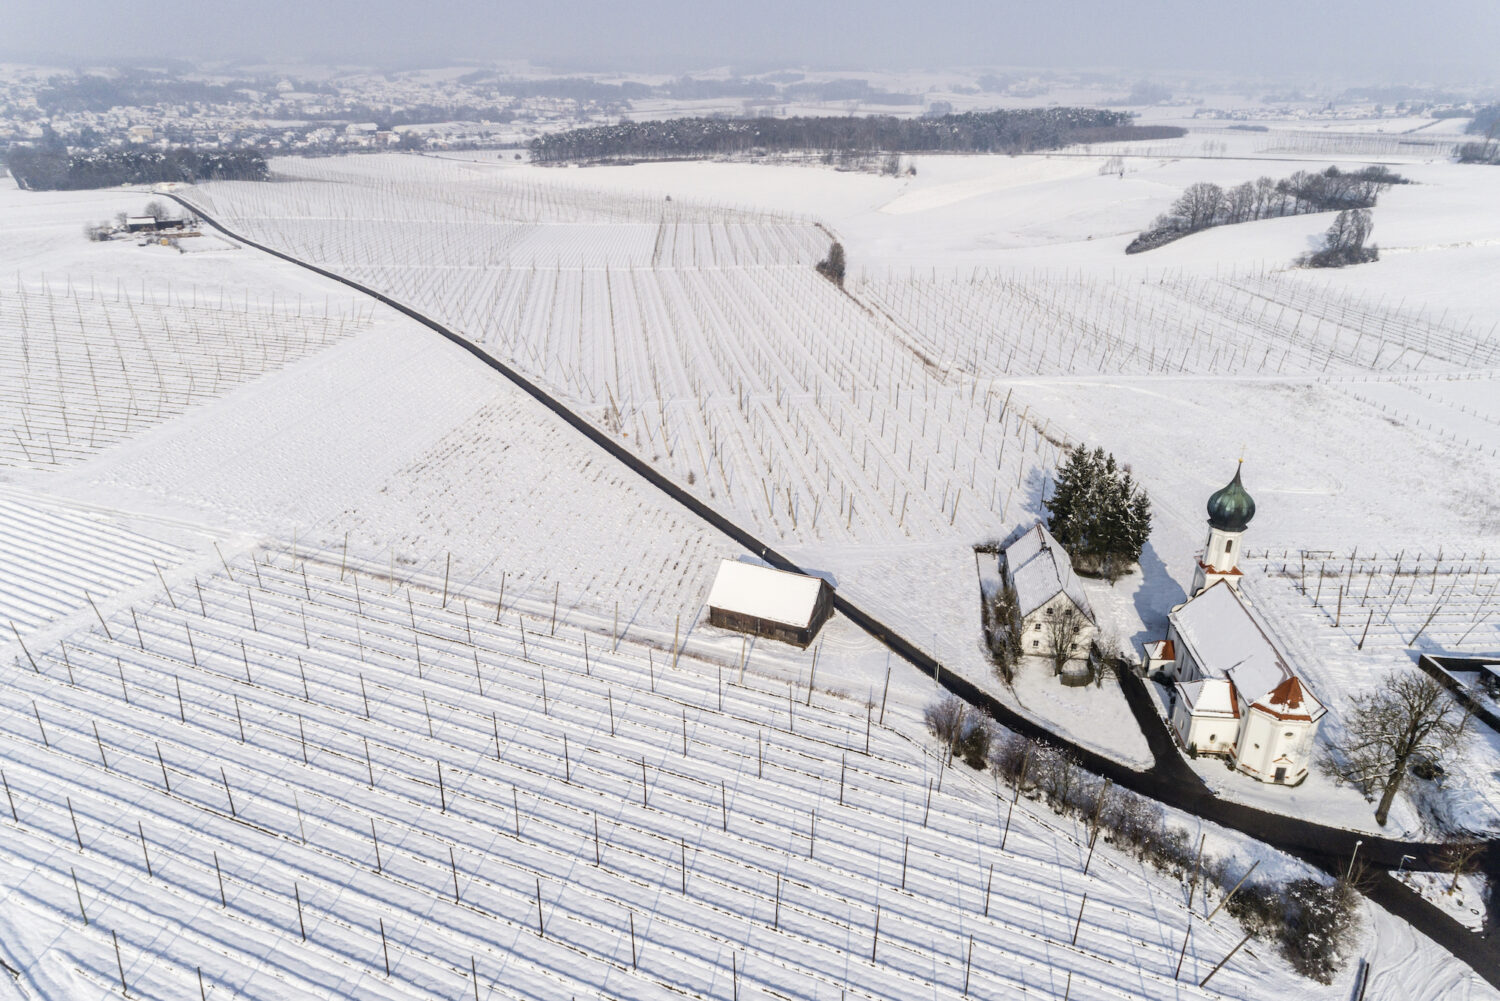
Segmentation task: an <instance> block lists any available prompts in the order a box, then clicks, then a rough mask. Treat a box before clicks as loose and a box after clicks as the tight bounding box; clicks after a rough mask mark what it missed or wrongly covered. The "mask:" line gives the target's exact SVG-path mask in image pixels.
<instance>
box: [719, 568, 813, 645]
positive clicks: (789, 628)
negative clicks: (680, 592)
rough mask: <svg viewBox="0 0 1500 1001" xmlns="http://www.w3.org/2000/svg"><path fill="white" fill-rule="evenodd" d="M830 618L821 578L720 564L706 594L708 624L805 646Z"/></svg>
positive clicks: (770, 569) (784, 571)
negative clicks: (710, 587) (711, 586)
mask: <svg viewBox="0 0 1500 1001" xmlns="http://www.w3.org/2000/svg"><path fill="white" fill-rule="evenodd" d="M831 614H833V588H832V587H830V586H829V584H828V582H827V581H825V580H823V579H822V578H821V577H812V576H809V575H807V574H800V573H791V572H789V571H786V570H776V569H774V568H772V567H768V566H762V565H760V564H757V563H740V562H738V561H736V560H722V561H720V563H719V572H718V574H717V575H716V576H715V577H714V584H713V588H712V589H710V591H709V593H708V621H709V624H710V625H714V626H718V627H719V628H721V629H733V630H735V631H736V632H742V633H749V634H751V635H753V636H765V637H767V638H768V639H773V640H780V641H781V642H783V643H791V644H793V645H794V646H800V647H805V646H807V645H808V644H809V643H811V642H812V641H813V637H815V636H817V634H818V630H819V629H821V628H822V626H823V623H824V622H826V621H827V620H828V617H829V616H830V615H831Z"/></svg>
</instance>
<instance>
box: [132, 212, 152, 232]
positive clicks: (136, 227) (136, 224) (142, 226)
mask: <svg viewBox="0 0 1500 1001" xmlns="http://www.w3.org/2000/svg"><path fill="white" fill-rule="evenodd" d="M155 230H156V216H152V215H133V216H126V217H125V232H127V233H145V232H155Z"/></svg>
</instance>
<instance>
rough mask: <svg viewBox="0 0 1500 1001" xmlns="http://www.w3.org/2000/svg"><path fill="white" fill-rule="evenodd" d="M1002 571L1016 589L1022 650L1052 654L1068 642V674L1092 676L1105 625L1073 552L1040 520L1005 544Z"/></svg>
mask: <svg viewBox="0 0 1500 1001" xmlns="http://www.w3.org/2000/svg"><path fill="white" fill-rule="evenodd" d="M1000 574H1001V577H1002V579H1003V580H1004V581H1005V582H1006V583H1007V584H1008V585H1009V586H1010V587H1012V588H1013V589H1014V590H1015V593H1016V606H1017V607H1016V613H1017V616H1018V618H1019V619H1020V622H1021V637H1022V638H1021V653H1022V655H1023V656H1027V657H1047V658H1052V657H1053V652H1054V650H1055V649H1056V647H1057V643H1058V642H1065V643H1067V644H1068V651H1067V660H1066V663H1065V665H1064V666H1063V668H1062V673H1063V674H1064V675H1065V676H1068V677H1076V676H1080V675H1082V676H1084V680H1085V681H1086V680H1087V678H1086V674H1087V671H1086V667H1085V665H1086V664H1087V659H1088V652H1089V646H1090V645H1091V644H1092V643H1093V641H1094V639H1095V637H1096V636H1097V635H1098V633H1099V627H1098V624H1097V623H1096V622H1095V621H1094V610H1093V609H1092V608H1090V607H1089V599H1088V596H1087V595H1086V594H1084V593H1083V585H1082V584H1081V583H1080V582H1079V580H1078V575H1077V574H1075V573H1074V572H1073V564H1072V561H1071V560H1070V559H1069V557H1068V553H1067V551H1066V550H1065V549H1063V547H1062V545H1061V544H1060V543H1059V542H1058V541H1057V540H1056V539H1055V538H1053V536H1052V533H1051V532H1049V531H1047V527H1046V526H1045V525H1043V524H1042V523H1041V522H1040V521H1039V522H1037V523H1036V524H1035V525H1033V526H1031V527H1030V528H1028V529H1026V530H1025V531H1024V532H1022V533H1021V534H1020V535H1019V536H1016V537H1015V538H1014V540H1013V541H1012V542H1010V543H1009V544H1008V545H1006V546H1005V547H1004V548H1003V549H1001V551H1000Z"/></svg>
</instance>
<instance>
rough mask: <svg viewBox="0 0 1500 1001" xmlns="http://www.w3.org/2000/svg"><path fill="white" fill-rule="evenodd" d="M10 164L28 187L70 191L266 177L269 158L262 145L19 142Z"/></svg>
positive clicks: (19, 181) (14, 174)
mask: <svg viewBox="0 0 1500 1001" xmlns="http://www.w3.org/2000/svg"><path fill="white" fill-rule="evenodd" d="M5 165H6V167H8V168H9V169H10V173H11V176H12V177H14V178H15V179H16V184H17V185H19V186H20V187H22V188H24V189H26V190H28V191H71V190H76V189H79V188H106V187H115V186H117V185H120V184H159V183H163V182H168V181H181V182H187V183H192V182H195V181H209V180H224V181H264V180H265V179H266V177H267V176H268V171H267V169H266V158H265V156H264V155H263V154H262V153H261V152H260V151H258V150H195V149H170V150H165V151H163V150H94V151H90V152H78V153H68V152H66V151H64V150H58V149H35V148H31V147H26V146H14V147H12V148H11V149H10V151H9V152H8V153H7V154H6V164H5Z"/></svg>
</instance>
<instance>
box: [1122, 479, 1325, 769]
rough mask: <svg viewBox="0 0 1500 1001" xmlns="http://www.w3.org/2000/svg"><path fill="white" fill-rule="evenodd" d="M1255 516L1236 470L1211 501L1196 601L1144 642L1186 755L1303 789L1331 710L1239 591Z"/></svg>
mask: <svg viewBox="0 0 1500 1001" xmlns="http://www.w3.org/2000/svg"><path fill="white" fill-rule="evenodd" d="M1253 517H1255V501H1254V500H1252V499H1251V497H1250V494H1249V493H1247V492H1246V490H1245V487H1244V484H1242V483H1241V482H1240V473H1239V470H1235V474H1234V479H1233V480H1232V481H1230V483H1229V484H1228V485H1227V486H1225V487H1224V488H1223V489H1221V490H1219V491H1217V492H1216V493H1215V494H1214V495H1213V496H1212V497H1210V498H1209V499H1208V544H1207V545H1206V546H1205V549H1204V553H1203V556H1202V558H1201V559H1200V560H1199V561H1198V569H1197V571H1196V572H1195V573H1194V575H1193V589H1192V592H1191V597H1189V598H1188V600H1187V601H1185V602H1184V603H1182V604H1181V605H1178V606H1177V607H1176V608H1174V609H1172V611H1171V612H1170V613H1169V614H1168V615H1167V636H1166V638H1165V639H1162V640H1158V641H1156V642H1154V643H1148V644H1146V646H1145V654H1146V667H1147V670H1148V671H1150V672H1153V673H1154V672H1158V671H1159V672H1160V673H1161V674H1162V675H1164V676H1165V677H1166V678H1167V679H1168V680H1169V681H1171V682H1172V687H1171V696H1172V698H1171V703H1172V704H1171V719H1172V727H1173V729H1174V730H1176V731H1177V736H1178V739H1179V740H1180V741H1181V742H1182V744H1183V746H1184V747H1186V748H1187V749H1188V750H1189V751H1191V752H1193V753H1196V754H1211V755H1218V756H1221V757H1224V758H1226V759H1228V760H1229V761H1231V762H1232V763H1233V764H1234V766H1235V767H1236V768H1238V769H1239V770H1240V771H1242V772H1244V773H1245V774H1246V775H1250V776H1252V777H1253V778H1256V779H1259V780H1260V781H1262V782H1273V783H1277V784H1282V785H1297V784H1298V783H1300V782H1301V781H1302V780H1303V779H1305V778H1306V777H1307V769H1308V765H1309V764H1310V763H1311V761H1312V755H1313V741H1314V738H1315V737H1316V736H1317V732H1318V724H1319V722H1321V720H1322V719H1323V716H1324V715H1325V714H1326V713H1327V712H1328V710H1327V709H1326V708H1324V706H1323V704H1322V703H1321V702H1319V701H1318V700H1317V698H1316V697H1315V696H1314V695H1313V693H1312V689H1310V688H1309V687H1308V686H1307V684H1306V683H1305V682H1303V681H1302V680H1301V679H1300V678H1298V677H1297V675H1296V674H1295V673H1294V672H1293V671H1292V669H1291V668H1290V667H1289V666H1288V665H1287V662H1286V659H1285V658H1284V657H1282V655H1281V652H1280V651H1279V650H1277V648H1276V644H1275V643H1274V642H1273V641H1272V639H1271V637H1270V634H1269V632H1268V631H1267V629H1266V627H1265V625H1264V623H1262V621H1261V619H1260V617H1259V616H1258V615H1257V614H1256V612H1255V610H1254V608H1253V607H1252V606H1251V604H1250V602H1249V599H1247V598H1245V597H1244V596H1243V595H1242V594H1240V570H1239V556H1240V542H1241V540H1242V539H1243V537H1244V534H1245V530H1246V529H1247V528H1248V527H1249V526H1250V519H1251V518H1253Z"/></svg>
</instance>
